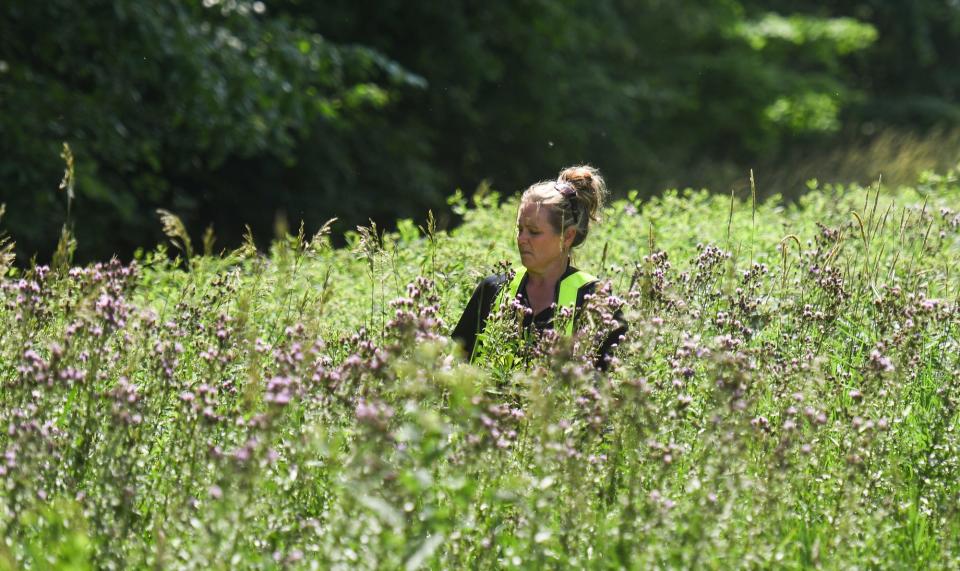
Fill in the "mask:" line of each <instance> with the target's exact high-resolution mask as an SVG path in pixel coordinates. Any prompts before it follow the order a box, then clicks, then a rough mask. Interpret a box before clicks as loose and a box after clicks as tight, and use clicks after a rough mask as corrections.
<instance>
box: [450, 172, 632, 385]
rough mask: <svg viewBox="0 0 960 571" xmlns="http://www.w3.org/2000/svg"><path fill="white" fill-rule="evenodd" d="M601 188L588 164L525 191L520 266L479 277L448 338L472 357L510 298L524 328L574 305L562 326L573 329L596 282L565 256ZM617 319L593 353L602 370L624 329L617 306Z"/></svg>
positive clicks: (586, 226) (583, 231)
mask: <svg viewBox="0 0 960 571" xmlns="http://www.w3.org/2000/svg"><path fill="white" fill-rule="evenodd" d="M606 194H607V189H606V185H605V184H604V181H603V177H601V176H600V173H599V171H597V169H595V168H593V167H590V166H576V167H570V168H567V169H564V170H562V171H561V172H560V176H559V177H557V180H555V181H548V182H540V183H537V184H534V185H533V186H531V187H530V188H528V189H527V190H526V191H524V193H523V196H522V197H521V199H520V209H519V212H518V213H517V249H518V250H519V251H520V260H521V262H522V264H523V268H522V269H519V270H518V271H517V272H516V275H515V276H514V277H513V278H512V279H510V281H509V282H508V280H507V276H506V275H494V276H490V277H488V278H486V279H484V280H483V281H482V282H481V283H480V285H479V286H477V289H476V291H474V292H473V297H471V298H470V302H469V303H468V304H467V307H466V309H465V310H464V312H463V315H462V316H461V317H460V321H459V322H458V323H457V326H456V328H455V329H454V330H453V334H452V336H453V338H454V339H457V340H458V341H460V343H462V344H463V347H464V349H465V350H466V352H467V354H468V355H470V356H471V360H476V358H477V356H478V354H479V353H480V352H482V344H483V343H482V335H481V334H482V333H483V331H484V327H485V326H486V322H487V317H488V316H489V315H490V312H491V310H492V309H494V308H495V307H499V305H500V303H501V302H502V301H504V300H510V299H514V298H515V299H516V300H517V301H518V302H519V303H520V304H522V305H523V307H524V308H525V310H527V311H524V318H523V328H524V330H525V331H531V330H532V331H536V332H540V331H543V330H545V329H553V328H554V314H555V313H557V312H558V309H559V308H564V307H566V308H569V309H571V310H575V313H574V319H573V320H572V321H568V322H567V323H566V324H565V326H564V327H563V328H562V332H563V333H566V334H571V333H572V332H573V326H574V322H575V321H576V317H577V315H576V311H577V310H579V309H580V308H581V307H582V306H583V303H584V297H585V296H586V295H588V294H592V293H593V292H594V291H595V290H596V287H597V284H598V282H597V279H596V278H594V277H593V276H591V275H590V274H587V273H586V272H582V271H579V270H577V269H576V268H575V267H573V266H572V265H570V256H571V252H572V250H573V248H576V247H577V246H579V245H580V244H582V243H583V242H584V240H586V238H587V234H588V232H589V230H590V221H591V220H593V221H597V220H598V219H599V213H600V211H601V209H602V208H603V201H604V199H605V198H606ZM616 319H617V322H618V323H619V327H617V328H616V329H615V330H614V331H612V332H610V334H609V335H607V337H606V340H605V341H604V343H603V344H602V345H601V347H600V351H599V354H598V355H597V359H596V362H595V364H596V366H597V367H598V368H599V369H601V370H606V368H607V365H608V362H609V356H610V352H611V350H612V348H613V347H614V346H615V345H616V343H617V342H619V340H620V338H621V336H622V335H623V334H624V333H625V332H626V330H627V327H626V323H625V322H624V321H623V318H622V316H621V315H620V313H619V312H618V313H617V315H616Z"/></svg>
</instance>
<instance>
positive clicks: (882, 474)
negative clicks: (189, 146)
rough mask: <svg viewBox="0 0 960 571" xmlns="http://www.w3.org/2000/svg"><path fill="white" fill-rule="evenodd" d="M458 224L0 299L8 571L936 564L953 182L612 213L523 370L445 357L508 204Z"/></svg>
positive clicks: (40, 270)
mask: <svg viewBox="0 0 960 571" xmlns="http://www.w3.org/2000/svg"><path fill="white" fill-rule="evenodd" d="M451 203H452V204H453V206H454V208H455V209H456V210H457V211H458V212H460V213H461V214H463V216H464V218H465V221H464V223H463V225H462V226H460V227H458V228H457V229H456V230H454V231H452V232H449V233H447V232H440V231H436V230H435V229H433V228H432V227H431V226H432V224H431V223H429V222H428V223H427V224H425V225H424V227H423V228H421V227H418V226H417V225H416V224H415V223H413V222H410V221H401V222H400V223H399V225H398V228H399V229H398V231H397V232H391V233H382V232H379V231H377V229H376V228H365V229H361V230H360V231H358V232H357V233H356V234H352V235H350V236H349V242H350V244H349V246H348V247H347V248H343V249H336V248H332V247H331V246H330V242H329V238H328V237H327V236H325V235H324V233H323V232H321V233H319V234H318V235H316V236H313V237H310V236H303V235H298V236H288V237H286V238H283V239H280V240H277V241H275V242H274V243H273V245H272V247H271V250H270V252H269V254H262V253H258V252H257V251H256V249H255V248H253V247H252V245H248V246H245V247H243V248H240V249H238V250H236V251H232V252H224V253H222V254H221V255H209V254H208V255H195V254H194V253H193V252H194V248H193V247H192V245H191V244H189V243H188V241H189V239H188V238H186V236H185V234H184V233H183V232H182V230H181V229H180V227H179V226H178V225H177V221H176V220H175V219H174V218H173V217H171V216H169V215H165V217H164V219H165V223H166V226H167V229H168V232H169V233H170V234H171V236H172V239H173V241H174V243H175V244H176V246H177V247H178V248H179V252H180V257H178V258H176V259H175V260H171V257H172V256H171V255H170V254H169V253H168V251H167V249H166V248H164V247H161V248H159V249H158V250H156V251H153V252H148V253H145V254H143V255H141V256H139V257H138V259H137V260H136V261H135V262H134V263H131V264H129V265H124V264H121V263H118V262H110V263H102V264H96V265H91V266H88V267H73V268H70V267H67V266H63V265H60V266H55V267H53V268H48V267H42V266H36V267H32V268H30V269H28V270H25V271H24V270H10V271H7V272H5V275H6V277H4V278H3V280H2V288H0V328H2V332H3V333H2V337H0V427H2V432H0V452H2V456H0V530H2V533H0V537H2V538H3V542H2V544H0V569H17V568H22V569H46V568H71V569H85V568H91V569H92V568H104V569H132V568H157V569H218V568H219V569H241V568H296V569H300V568H303V569H397V568H404V569H421V568H427V569H461V568H481V569H500V568H522V569H540V568H558V569H559V568H568V569H579V568H592V569H618V568H627V569H649V568H715V569H728V568H771V567H779V568H801V567H804V568H805V567H821V568H825V569H834V568H844V569H849V568H899V567H915V568H931V567H932V568H951V567H957V566H958V562H960V513H958V508H960V466H958V459H960V442H958V433H957V429H958V408H957V407H958V403H960V377H958V374H960V350H958V332H960V309H958V303H957V302H958V294H960V271H958V270H957V263H956V262H957V258H958V255H960V235H958V232H960V213H958V211H960V183H958V182H957V176H956V175H955V174H954V173H949V174H947V175H943V176H934V175H928V176H926V177H925V178H924V179H923V180H921V181H920V182H919V183H918V184H917V185H916V187H914V188H901V189H896V190H893V189H886V188H877V187H876V186H874V187H873V188H860V187H851V188H841V187H827V188H814V189H812V190H811V192H810V193H809V194H807V195H806V196H804V197H803V198H802V199H800V200H799V202H798V203H796V204H790V205H785V204H782V203H781V201H779V200H777V199H776V198H774V199H771V200H769V201H766V202H764V203H760V204H753V203H752V201H751V200H750V197H740V198H737V197H734V199H733V200H731V199H730V198H729V197H726V198H725V197H722V196H711V195H709V194H707V193H705V192H685V193H677V192H671V193H666V194H665V195H664V196H663V197H662V198H658V199H654V200H651V201H648V202H639V201H635V200H622V201H618V202H615V203H614V204H613V205H612V206H611V207H610V208H609V209H608V211H607V213H606V220H605V221H604V223H603V224H602V225H601V226H599V227H598V228H597V229H596V230H595V231H594V232H593V233H592V234H591V237H590V239H589V240H588V241H587V244H586V245H585V248H584V249H583V251H581V252H579V253H578V254H577V260H576V264H577V265H578V266H579V267H581V268H583V269H586V270H588V271H591V272H593V273H595V274H598V275H600V276H602V277H603V278H604V279H606V280H609V287H607V288H604V289H603V290H602V292H601V293H600V294H599V295H598V296H596V297H595V298H594V300H593V303H592V305H591V306H590V309H589V310H588V313H587V315H586V317H587V319H586V320H585V322H586V327H585V330H584V331H583V332H582V334H581V335H580V336H578V337H577V338H576V339H575V340H574V341H573V342H570V341H569V340H565V339H562V338H556V337H550V336H548V337H545V338H544V339H543V340H542V342H541V344H540V346H538V347H536V348H535V350H533V351H529V352H527V353H526V360H525V363H524V366H522V367H520V368H517V369H507V368H503V367H498V366H496V365H492V366H490V367H486V368H480V367H474V366H471V365H468V364H466V363H465V362H464V360H463V358H462V355H460V354H459V353H458V351H457V350H456V347H455V345H454V344H453V342H451V341H450V339H449V337H448V335H449V332H450V330H451V328H452V326H453V324H455V323H456V320H457V319H458V317H459V315H460V311H461V310H462V308H463V306H464V305H465V303H466V301H467V299H468V297H469V295H470V293H471V292H472V290H473V288H474V287H475V286H476V284H477V282H478V281H479V280H480V279H481V278H482V277H483V276H484V275H488V274H490V273H492V272H493V271H494V268H495V267H497V265H498V263H500V262H501V261H502V260H510V261H512V262H513V263H517V257H516V255H515V251H514V247H513V231H514V230H513V229H514V221H515V211H516V203H515V202H512V201H504V202H501V201H500V200H499V198H498V197H497V196H496V195H494V194H486V195H484V196H481V197H480V198H478V199H477V200H475V201H474V202H473V203H471V204H469V205H468V204H466V203H465V202H464V201H462V200H460V199H458V198H456V197H455V198H454V199H452V201H451ZM208 246H209V243H208ZM206 250H207V251H209V250H210V248H209V247H208V248H206ZM617 308H621V309H622V311H623V313H624V315H625V317H626V318H627V320H628V322H629V324H630V331H629V333H628V335H627V337H626V339H625V340H624V342H623V343H622V345H621V347H620V349H619V352H618V355H617V359H616V360H615V362H614V364H613V366H612V367H611V371H610V372H609V373H607V374H600V373H598V372H597V371H595V370H594V369H593V368H592V366H591V365H590V360H591V353H592V348H593V346H594V342H595V340H596V338H597V335H600V334H602V331H603V328H604V326H605V323H606V322H607V320H608V319H609V316H610V312H611V311H613V310H615V309H617ZM503 329H504V330H507V329H509V328H507V327H504V328H503ZM511 343H512V341H511V340H510V339H508V338H505V339H503V340H502V345H501V349H504V350H506V349H508V348H509V347H510V346H511ZM495 362H496V360H494V363H495Z"/></svg>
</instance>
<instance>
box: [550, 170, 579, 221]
mask: <svg viewBox="0 0 960 571" xmlns="http://www.w3.org/2000/svg"><path fill="white" fill-rule="evenodd" d="M553 188H555V189H556V191H557V192H559V193H560V195H561V196H563V198H564V199H566V200H567V202H569V203H570V213H571V214H573V223H574V224H579V223H580V208H579V206H580V205H579V204H578V203H577V189H576V187H574V186H573V184H571V183H570V182H569V181H566V180H558V181H557V182H555V183H553Z"/></svg>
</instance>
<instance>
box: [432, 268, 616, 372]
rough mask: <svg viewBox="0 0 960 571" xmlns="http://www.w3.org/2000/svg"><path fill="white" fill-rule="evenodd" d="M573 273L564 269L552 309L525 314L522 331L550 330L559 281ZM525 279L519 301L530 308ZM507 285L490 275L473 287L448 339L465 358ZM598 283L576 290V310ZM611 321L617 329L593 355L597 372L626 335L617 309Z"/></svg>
mask: <svg viewBox="0 0 960 571" xmlns="http://www.w3.org/2000/svg"><path fill="white" fill-rule="evenodd" d="M576 271H577V269H576V268H574V267H573V266H568V267H567V271H566V272H564V273H563V275H562V276H560V279H559V280H557V288H556V291H555V292H554V294H553V299H554V306H551V307H548V308H546V309H544V310H543V311H541V312H540V313H538V314H536V315H526V316H524V318H523V327H524V328H525V329H531V326H532V328H533V329H534V330H536V331H537V332H540V331H543V330H545V329H553V314H554V309H555V307H556V301H557V299H558V298H559V295H560V282H561V281H563V279H564V278H566V277H567V276H569V275H571V274H573V273H575V272H576ZM527 279H528V276H524V277H523V280H522V281H521V282H520V289H519V291H518V295H519V297H520V301H521V302H522V303H523V304H524V305H525V306H526V307H530V298H529V297H527ZM506 284H507V276H505V275H502V274H500V275H493V276H488V277H486V278H484V280H483V281H481V282H480V285H478V286H477V289H476V290H474V292H473V296H471V297H470V301H469V302H468V303H467V307H466V309H464V310H463V315H461V316H460V321H459V322H457V326H456V327H455V328H454V329H453V333H452V334H451V337H453V338H454V339H456V340H457V341H459V342H460V343H461V344H462V345H463V348H464V350H465V351H466V353H467V355H471V354H473V348H474V346H475V345H476V343H477V334H478V333H480V332H481V331H483V328H484V326H485V325H486V323H487V316H489V315H490V310H491V309H492V307H493V303H494V301H495V300H496V298H497V294H499V293H500V289H501V288H503V287H505V286H506ZM597 284H598V282H592V283H589V284H586V285H585V286H583V287H581V288H580V289H579V290H578V291H577V310H579V309H580V308H582V307H583V300H584V296H586V295H588V294H592V293H594V291H596V287H597ZM615 318H616V319H617V322H618V323H619V326H618V327H617V328H616V329H614V330H613V331H611V332H610V333H609V334H608V335H607V337H606V339H604V342H603V344H602V345H601V346H600V350H599V354H598V355H597V359H596V362H595V363H594V364H595V366H596V367H597V368H598V369H600V370H604V371H605V370H606V369H607V364H608V357H609V356H610V353H611V351H612V350H613V347H615V346H616V345H617V343H619V342H620V338H621V337H622V336H623V334H624V333H626V332H627V323H626V321H625V320H624V319H623V314H622V312H620V311H619V310H618V311H617V313H616V315H615Z"/></svg>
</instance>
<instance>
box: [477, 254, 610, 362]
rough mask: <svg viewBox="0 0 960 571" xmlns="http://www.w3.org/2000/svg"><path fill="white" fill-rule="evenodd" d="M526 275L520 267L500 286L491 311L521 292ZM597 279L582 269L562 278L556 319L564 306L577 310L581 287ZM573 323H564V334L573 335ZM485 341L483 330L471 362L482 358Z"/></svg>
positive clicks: (524, 270)
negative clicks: (578, 294)
mask: <svg viewBox="0 0 960 571" xmlns="http://www.w3.org/2000/svg"><path fill="white" fill-rule="evenodd" d="M526 275H527V269H526V268H520V269H519V270H517V272H516V274H515V275H514V276H513V279H512V280H510V283H508V284H504V286H503V287H501V288H500V292H499V293H498V294H497V297H496V299H495V300H494V302H493V305H492V306H490V313H493V312H494V311H495V310H496V309H497V308H499V307H500V306H501V305H502V304H503V303H504V301H506V300H513V299H516V297H517V294H518V293H519V292H520V284H521V283H523V278H524V276H526ZM595 281H597V278H596V277H594V276H592V275H590V274H588V273H587V272H584V271H581V270H578V271H576V272H574V273H572V274H570V275H569V276H567V277H565V278H563V279H562V280H560V292H559V294H558V296H557V309H556V312H555V313H554V319H556V318H557V317H558V314H559V311H560V309H562V308H569V309H571V310H573V311H574V312H575V311H576V309H577V293H578V292H579V291H580V288H582V287H583V286H585V285H587V284H590V283H593V282H595ZM573 325H574V319H573V318H571V319H568V320H567V321H566V323H565V324H564V327H563V334H564V335H567V336H570V335H573ZM483 341H484V335H483V332H482V331H481V332H480V333H478V334H477V340H476V343H475V344H474V347H473V354H472V355H471V356H470V361H471V362H473V363H475V362H477V361H478V360H480V357H481V355H482V354H483Z"/></svg>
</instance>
